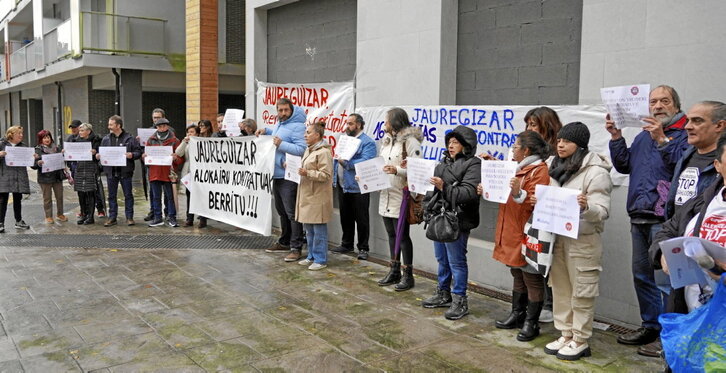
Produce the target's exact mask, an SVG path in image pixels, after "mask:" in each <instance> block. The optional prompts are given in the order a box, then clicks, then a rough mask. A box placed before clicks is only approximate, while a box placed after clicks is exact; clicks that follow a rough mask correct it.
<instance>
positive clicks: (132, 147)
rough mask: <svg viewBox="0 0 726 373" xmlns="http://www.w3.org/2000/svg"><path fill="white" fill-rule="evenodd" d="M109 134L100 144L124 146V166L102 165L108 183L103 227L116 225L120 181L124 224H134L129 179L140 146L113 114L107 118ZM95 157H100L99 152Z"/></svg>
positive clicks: (132, 198) (132, 173) (119, 118)
mask: <svg viewBox="0 0 726 373" xmlns="http://www.w3.org/2000/svg"><path fill="white" fill-rule="evenodd" d="M108 130H109V132H110V133H109V134H108V135H106V136H104V137H103V140H101V146H113V147H124V148H126V149H125V150H126V166H119V167H109V166H105V165H104V166H103V172H104V173H105V174H106V182H107V185H108V219H107V220H106V223H105V224H104V226H105V227H110V226H113V225H116V216H117V215H118V201H116V195H117V194H118V185H119V183H121V189H122V190H123V193H124V205H125V210H124V213H125V215H126V225H129V226H131V225H134V224H135V222H134V194H133V189H132V186H131V181H132V179H133V177H134V163H135V161H136V160H137V159H139V158H141V147H140V146H139V144H138V143H137V142H136V139H135V138H134V137H133V136H132V135H131V134H130V133H128V132H126V131H125V130H124V122H123V119H122V118H121V117H120V116H118V115H114V116H111V117H110V118H108ZM121 151H123V150H121ZM96 157H97V158H98V159H100V154H97V155H96Z"/></svg>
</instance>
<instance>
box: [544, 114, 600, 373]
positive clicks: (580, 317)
mask: <svg viewBox="0 0 726 373" xmlns="http://www.w3.org/2000/svg"><path fill="white" fill-rule="evenodd" d="M589 141H590V131H589V130H588V128H587V126H586V125H585V124H583V123H580V122H573V123H569V124H567V125H566V126H564V127H562V129H561V130H560V132H559V133H558V134H557V155H556V156H555V157H554V159H553V161H552V165H551V167H550V177H551V178H552V179H553V180H552V181H551V182H553V183H555V182H556V183H557V185H559V186H562V187H563V188H568V189H576V190H579V191H580V194H579V195H578V196H577V203H578V205H579V206H580V225H579V230H578V235H577V239H574V238H570V237H567V236H561V235H557V237H556V239H555V245H554V249H553V259H552V268H551V270H550V285H551V286H552V294H553V296H554V317H555V328H556V329H557V330H559V331H560V333H561V334H562V336H561V337H559V338H558V339H557V340H555V341H553V342H550V343H548V344H547V345H546V346H545V348H544V351H545V353H547V354H549V355H557V358H558V359H561V360H570V361H573V360H579V359H580V358H582V357H587V356H590V354H591V352H590V346H589V345H588V343H587V341H588V339H590V337H591V336H592V321H593V318H594V316H595V298H597V296H598V295H599V294H600V292H599V288H598V282H599V281H600V271H602V267H601V259H602V238H601V236H600V234H601V233H602V231H603V229H604V227H605V223H604V222H605V219H607V218H608V214H609V210H610V192H611V191H612V189H613V183H612V181H611V179H610V168H611V165H610V163H609V162H608V160H607V159H606V158H605V157H603V156H601V155H599V154H596V153H592V152H590V151H589V150H588V142H589ZM532 200H533V202H535V203H536V198H533V199H532Z"/></svg>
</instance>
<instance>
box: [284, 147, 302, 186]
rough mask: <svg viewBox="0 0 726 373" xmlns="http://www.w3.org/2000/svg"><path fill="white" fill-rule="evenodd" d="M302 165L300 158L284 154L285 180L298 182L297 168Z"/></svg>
mask: <svg viewBox="0 0 726 373" xmlns="http://www.w3.org/2000/svg"><path fill="white" fill-rule="evenodd" d="M300 167H302V158H301V157H298V156H296V155H292V154H287V153H286V154H285V180H290V181H292V182H294V183H296V184H300V174H299V173H298V170H299V169H300Z"/></svg>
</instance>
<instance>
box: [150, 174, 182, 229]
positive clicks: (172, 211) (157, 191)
mask: <svg viewBox="0 0 726 373" xmlns="http://www.w3.org/2000/svg"><path fill="white" fill-rule="evenodd" d="M172 187H173V185H172V184H171V183H170V182H168V181H152V182H151V191H152V193H151V210H152V211H154V220H160V219H161V218H162V217H163V215H161V212H162V211H161V197H162V194H163V196H164V205H165V206H167V207H168V209H169V218H173V219H176V206H174V197H173V194H172V190H171V188H172ZM162 190H163V193H162Z"/></svg>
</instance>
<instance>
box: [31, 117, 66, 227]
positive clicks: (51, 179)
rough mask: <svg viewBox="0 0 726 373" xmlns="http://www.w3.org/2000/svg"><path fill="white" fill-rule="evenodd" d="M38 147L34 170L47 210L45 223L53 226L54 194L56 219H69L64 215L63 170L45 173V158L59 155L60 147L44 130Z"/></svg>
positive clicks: (64, 220) (38, 138) (39, 135)
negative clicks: (36, 171) (36, 172)
mask: <svg viewBox="0 0 726 373" xmlns="http://www.w3.org/2000/svg"><path fill="white" fill-rule="evenodd" d="M37 140H38V145H37V146H36V147H35V154H37V155H38V158H36V159H35V165H34V166H33V169H35V170H38V184H39V185H40V190H41V191H42V192H43V209H44V210H45V222H46V223H48V224H53V222H54V220H53V194H55V205H56V217H57V218H58V221H62V222H66V221H68V218H66V216H65V215H63V179H65V174H64V172H63V170H55V171H49V172H43V163H44V162H43V156H44V155H47V154H58V153H60V152H61V150H60V148H59V147H58V145H56V144H55V142H53V136H52V135H51V134H50V131H47V130H42V131H40V132H38V134H37Z"/></svg>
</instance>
